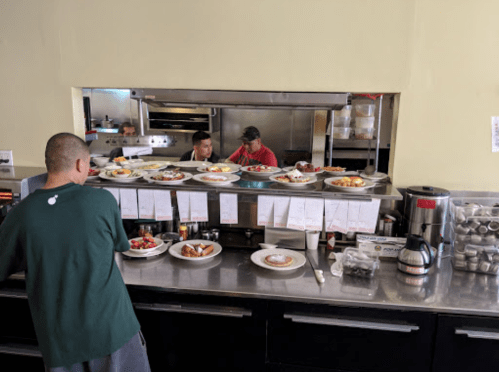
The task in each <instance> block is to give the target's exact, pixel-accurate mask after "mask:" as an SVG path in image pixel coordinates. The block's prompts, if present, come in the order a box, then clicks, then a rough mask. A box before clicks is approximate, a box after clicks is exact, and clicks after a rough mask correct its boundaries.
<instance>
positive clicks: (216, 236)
mask: <svg viewBox="0 0 499 372" xmlns="http://www.w3.org/2000/svg"><path fill="white" fill-rule="evenodd" d="M211 236H212V237H213V241H215V242H216V241H218V239H219V238H220V230H219V229H211Z"/></svg>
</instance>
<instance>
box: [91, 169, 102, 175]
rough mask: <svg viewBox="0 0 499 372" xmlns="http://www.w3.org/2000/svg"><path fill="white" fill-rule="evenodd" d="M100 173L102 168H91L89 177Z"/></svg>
mask: <svg viewBox="0 0 499 372" xmlns="http://www.w3.org/2000/svg"><path fill="white" fill-rule="evenodd" d="M99 173H100V170H98V169H89V170H88V177H92V176H98V175H99Z"/></svg>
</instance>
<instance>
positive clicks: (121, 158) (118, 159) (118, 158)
mask: <svg viewBox="0 0 499 372" xmlns="http://www.w3.org/2000/svg"><path fill="white" fill-rule="evenodd" d="M113 161H114V162H115V163H118V162H120V161H126V158H125V157H124V156H118V157H117V158H114V159H113Z"/></svg>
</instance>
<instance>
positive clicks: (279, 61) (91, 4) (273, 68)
mask: <svg viewBox="0 0 499 372" xmlns="http://www.w3.org/2000/svg"><path fill="white" fill-rule="evenodd" d="M498 13H499V2H497V1H493V0H490V1H485V0H477V1H474V2H471V1H444V0H427V1H425V0H404V1H400V0H376V1H371V0H342V1H340V0H252V1H239V0H210V1H207V0H197V1H194V0H185V1H177V0H158V1H152V0H143V1H137V0H107V1H102V0H99V1H97V0H86V1H79V0H78V1H77V0H66V1H60V0H45V1H43V2H42V1H36V0H31V1H28V0H26V1H15V2H13V1H12V2H3V3H2V6H1V7H0V25H1V26H0V66H1V68H0V86H1V87H2V89H1V90H0V126H1V132H0V133H1V137H0V149H12V150H13V151H14V163H15V164H16V165H40V166H41V165H43V149H44V145H45V142H46V140H47V139H48V138H49V137H50V136H51V135H52V134H54V133H57V132H60V131H70V132H75V133H78V134H82V131H83V128H82V124H81V122H75V121H74V119H73V102H72V88H73V87H111V88H120V87H123V88H128V87H157V88H190V89H244V90H288V91H350V92H400V93H401V101H400V116H399V122H398V125H399V127H398V132H397V138H396V150H395V162H394V168H393V169H394V183H395V185H397V186H400V187H405V186H411V185H421V184H430V185H433V186H439V187H445V188H448V189H470V190H497V187H496V184H497V183H498V181H499V172H493V171H492V170H493V169H494V168H495V166H497V165H498V157H499V154H493V153H492V152H491V138H490V132H491V126H490V117H491V116H493V115H498V116H499V100H498V95H499V88H498V86H499V84H498V83H499V68H497V66H499V63H498V62H499V60H498V59H499V49H498V48H497V45H499V23H497V22H496V20H495V15H496V14H498ZM78 99H79V97H78ZM80 117H81V115H80ZM485 175H486V176H485Z"/></svg>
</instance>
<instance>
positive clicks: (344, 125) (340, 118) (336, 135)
mask: <svg viewBox="0 0 499 372" xmlns="http://www.w3.org/2000/svg"><path fill="white" fill-rule="evenodd" d="M351 112H352V106H351V105H346V106H344V107H343V109H341V110H335V111H334V123H333V139H348V138H349V137H350V131H351V129H350V119H351V116H350V115H351Z"/></svg>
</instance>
